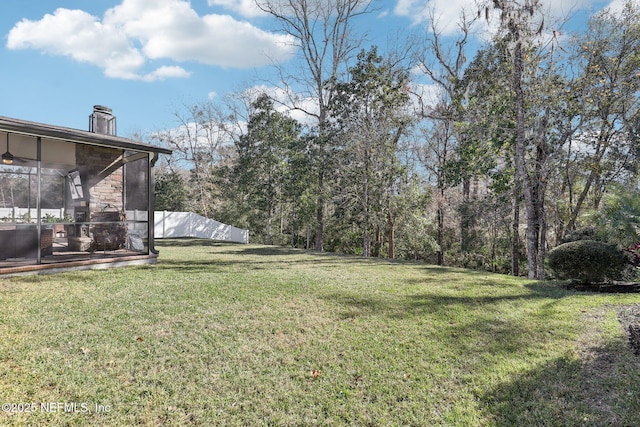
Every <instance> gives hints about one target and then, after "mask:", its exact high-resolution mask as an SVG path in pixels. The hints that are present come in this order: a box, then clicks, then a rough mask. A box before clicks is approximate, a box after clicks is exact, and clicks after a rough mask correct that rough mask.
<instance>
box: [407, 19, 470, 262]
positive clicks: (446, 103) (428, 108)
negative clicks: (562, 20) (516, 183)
mask: <svg viewBox="0 0 640 427" xmlns="http://www.w3.org/2000/svg"><path fill="white" fill-rule="evenodd" d="M476 20H477V18H476V17H471V18H469V17H467V16H466V14H465V13H464V11H463V12H461V15H460V21H459V23H458V28H459V32H458V37H457V40H456V42H455V45H454V44H453V43H448V42H447V41H444V39H445V37H444V36H443V34H442V31H441V30H440V29H439V28H438V27H437V22H438V19H437V17H436V16H435V14H434V13H433V12H432V13H431V15H430V19H429V22H430V27H429V30H428V32H427V36H426V40H425V46H424V49H423V50H419V51H418V53H417V58H416V59H417V63H418V66H419V68H420V70H421V71H422V72H423V73H424V74H425V76H427V77H428V78H429V80H431V81H432V82H433V84H435V85H436V87H437V88H438V91H439V99H438V101H437V103H436V104H431V103H429V101H428V100H426V101H425V100H424V99H423V97H422V96H420V94H418V96H417V98H418V100H419V101H420V102H419V104H418V105H419V111H418V115H419V116H420V117H421V118H422V119H427V120H429V121H430V122H432V123H434V127H433V128H431V129H429V130H428V131H425V135H426V134H430V135H431V140H432V141H431V142H432V143H431V144H425V146H424V151H425V152H424V153H420V155H419V157H420V158H421V159H422V160H423V163H425V162H426V163H428V164H425V166H426V167H427V169H428V170H430V171H431V172H432V174H433V175H434V176H435V180H436V183H435V184H436V187H437V191H438V194H437V198H436V200H437V212H436V219H437V228H438V230H437V234H438V238H437V241H438V245H439V246H440V249H439V250H438V253H437V256H438V264H439V265H444V249H445V248H444V230H445V205H446V196H445V189H446V187H447V185H448V184H447V182H446V179H445V173H444V171H445V167H446V165H447V163H448V162H449V161H451V155H452V154H453V153H452V152H453V151H454V150H453V149H454V146H455V144H456V143H459V142H460V141H459V140H460V139H461V138H460V135H459V134H458V133H457V132H456V131H455V126H454V125H455V123H457V122H460V121H462V120H463V118H462V116H463V114H464V112H463V111H462V109H461V106H462V103H461V102H460V100H461V97H462V96H463V92H464V88H463V87H462V85H461V81H462V79H463V77H464V71H465V69H466V66H467V64H468V61H467V50H468V49H469V48H468V42H469V36H470V31H471V28H472V26H473V24H474V22H475V21H476ZM426 151H429V153H427V152H426ZM463 181H465V182H464V183H463V188H465V189H468V188H469V187H468V185H467V183H468V181H469V179H468V177H465V178H463ZM467 195H468V192H467Z"/></svg>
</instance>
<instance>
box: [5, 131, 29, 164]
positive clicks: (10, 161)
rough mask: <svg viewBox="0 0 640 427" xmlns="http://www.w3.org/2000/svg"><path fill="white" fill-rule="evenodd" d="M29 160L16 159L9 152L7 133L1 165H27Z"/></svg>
mask: <svg viewBox="0 0 640 427" xmlns="http://www.w3.org/2000/svg"><path fill="white" fill-rule="evenodd" d="M28 162H29V159H25V158H22V157H16V156H14V155H13V154H11V152H10V151H9V132H7V151H6V152H5V153H4V154H3V155H2V164H3V165H14V164H15V163H20V164H27V163H28Z"/></svg>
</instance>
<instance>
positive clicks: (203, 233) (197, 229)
mask: <svg viewBox="0 0 640 427" xmlns="http://www.w3.org/2000/svg"><path fill="white" fill-rule="evenodd" d="M154 216H155V223H154V235H155V238H156V239H163V238H166V239H170V238H175V237H198V238H203V239H213V240H222V241H225V242H235V243H249V230H244V229H242V228H236V227H233V226H231V225H227V224H223V223H221V222H218V221H215V220H213V219H209V218H205V217H203V216H201V215H198V214H196V213H193V212H167V211H156V212H155V215H154Z"/></svg>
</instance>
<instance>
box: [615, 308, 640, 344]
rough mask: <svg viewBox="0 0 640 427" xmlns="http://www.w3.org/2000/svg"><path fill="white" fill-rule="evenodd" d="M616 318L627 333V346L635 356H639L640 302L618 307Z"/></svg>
mask: <svg viewBox="0 0 640 427" xmlns="http://www.w3.org/2000/svg"><path fill="white" fill-rule="evenodd" d="M618 319H619V320H620V323H621V324H622V329H623V330H624V331H625V332H626V333H627V336H628V338H629V346H630V347H631V349H632V350H633V353H634V354H635V355H636V356H640V304H630V305H624V306H622V307H619V308H618Z"/></svg>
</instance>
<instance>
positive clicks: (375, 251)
mask: <svg viewBox="0 0 640 427" xmlns="http://www.w3.org/2000/svg"><path fill="white" fill-rule="evenodd" d="M381 247H382V234H381V232H380V224H376V241H375V244H374V245H373V252H372V254H371V255H372V256H374V257H376V258H378V257H379V256H380V248H381Z"/></svg>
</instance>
